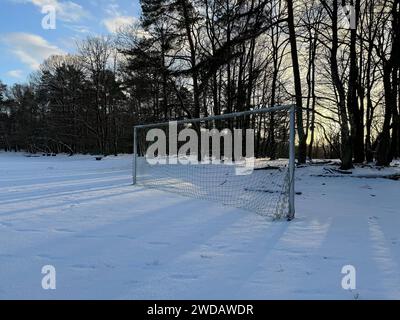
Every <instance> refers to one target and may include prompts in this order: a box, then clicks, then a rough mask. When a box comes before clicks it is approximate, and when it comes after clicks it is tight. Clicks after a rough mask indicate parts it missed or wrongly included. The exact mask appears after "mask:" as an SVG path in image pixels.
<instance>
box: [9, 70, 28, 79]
mask: <svg viewBox="0 0 400 320" xmlns="http://www.w3.org/2000/svg"><path fill="white" fill-rule="evenodd" d="M23 74H24V72H23V71H22V70H19V69H18V70H10V71H8V72H7V75H8V76H9V77H12V78H16V79H22V78H23Z"/></svg>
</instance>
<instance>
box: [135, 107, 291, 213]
mask: <svg viewBox="0 0 400 320" xmlns="http://www.w3.org/2000/svg"><path fill="white" fill-rule="evenodd" d="M295 110H296V106H295V105H279V106H273V107H269V108H261V109H254V110H249V111H243V112H236V113H228V114H223V115H217V116H209V117H203V118H195V119H180V120H176V121H169V122H160V123H149V124H142V125H137V126H134V128H133V166H132V167H133V172H132V176H133V177H132V178H133V184H134V185H135V184H139V185H143V186H146V187H150V188H156V189H161V190H166V191H172V192H178V193H179V194H182V195H186V196H191V197H194V198H199V199H205V200H214V201H217V202H222V203H223V204H226V205H231V206H234V207H239V208H244V209H247V210H250V211H255V212H257V213H259V214H262V215H267V216H273V217H274V218H281V217H286V218H287V219H288V220H292V219H293V218H294V216H295V189H294V184H295ZM188 138H189V140H188ZM182 150H183V151H182ZM243 153H246V155H245V156H244V155H243ZM249 154H250V155H249Z"/></svg>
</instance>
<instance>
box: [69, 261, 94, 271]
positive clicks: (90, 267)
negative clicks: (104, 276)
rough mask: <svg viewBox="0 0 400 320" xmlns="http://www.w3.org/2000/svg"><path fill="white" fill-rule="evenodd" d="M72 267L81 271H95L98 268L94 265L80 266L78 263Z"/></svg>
mask: <svg viewBox="0 0 400 320" xmlns="http://www.w3.org/2000/svg"><path fill="white" fill-rule="evenodd" d="M71 267H72V268H74V269H81V270H84V269H86V270H94V269H96V266H95V265H93V264H80V263H78V264H74V265H72V266H71Z"/></svg>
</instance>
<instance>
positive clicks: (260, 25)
mask: <svg viewBox="0 0 400 320" xmlns="http://www.w3.org/2000/svg"><path fill="white" fill-rule="evenodd" d="M141 6H142V14H141V17H140V20H139V21H138V22H137V23H135V24H134V25H132V26H126V27H124V28H121V30H120V31H119V32H118V33H117V34H115V35H112V36H111V35H110V36H90V37H88V38H87V39H85V40H83V41H80V42H79V43H77V50H76V53H75V54H70V55H65V56H52V57H50V58H49V59H47V60H46V61H44V62H43V64H42V65H41V67H40V70H38V71H36V72H34V73H33V74H32V76H31V77H30V80H29V83H28V84H15V85H12V86H9V87H7V86H5V85H3V84H1V83H0V148H2V149H5V150H27V151H31V152H52V153H53V152H67V153H70V154H74V153H101V154H116V153H119V152H132V126H133V125H134V124H139V123H149V122H155V121H157V122H158V121H164V120H170V119H180V118H197V117H201V116H208V115H219V114H224V113H230V112H236V111H244V110H250V109H255V108H262V107H269V106H273V105H278V104H291V103H296V105H297V112H296V118H297V126H296V130H297V134H298V135H297V137H298V143H297V144H298V150H297V154H298V160H299V162H304V161H305V160H306V159H307V158H314V157H326V158H338V157H339V158H340V159H341V161H342V168H343V169H348V168H351V167H352V166H353V163H362V162H365V161H367V162H372V161H376V163H377V164H378V165H389V164H390V162H391V161H392V159H393V158H396V157H399V156H400V94H399V87H400V77H399V74H400V0H351V1H349V0H345V1H338V0H194V1H189V0H141ZM275 120H276V119H275ZM266 121H268V126H269V127H271V126H275V125H279V124H276V123H274V118H273V117H269V118H268V119H266ZM271 132H272V133H273V132H274V131H273V130H272V131H271ZM270 138H271V137H270ZM266 139H267V138H266ZM269 140H270V141H271V139H269Z"/></svg>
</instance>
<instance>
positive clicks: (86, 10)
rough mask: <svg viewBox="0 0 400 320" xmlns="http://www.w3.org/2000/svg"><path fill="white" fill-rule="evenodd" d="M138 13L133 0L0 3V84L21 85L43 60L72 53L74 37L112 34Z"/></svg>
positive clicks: (2, 0) (4, 0)
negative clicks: (55, 55) (52, 23)
mask: <svg viewBox="0 0 400 320" xmlns="http://www.w3.org/2000/svg"><path fill="white" fill-rule="evenodd" d="M50 10H52V11H50ZM42 11H45V12H44V13H42ZM53 12H54V13H55V16H54V17H55V20H54V21H55V26H54V25H51V22H52V21H53V20H51V18H52V17H53V15H52V13H53ZM139 15H140V4H139V0H71V1H70V0H0V80H1V81H2V82H3V83H6V84H8V85H11V84H13V83H16V82H18V83H23V82H26V81H27V77H28V75H29V74H30V73H32V72H33V71H35V70H37V69H38V67H39V65H40V63H42V62H43V60H44V59H46V58H48V57H49V56H51V55H53V54H63V53H74V52H75V50H76V49H75V47H76V46H75V44H76V41H78V40H79V39H84V38H86V37H87V36H89V35H101V34H109V33H113V32H115V31H116V30H117V29H118V28H119V27H120V26H121V25H123V24H126V23H130V22H133V21H135V19H138V17H139ZM43 22H44V23H45V26H46V25H47V26H51V27H52V28H51V29H49V28H48V27H46V28H43V26H42V24H43ZM54 27H55V29H53V28H54Z"/></svg>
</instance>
